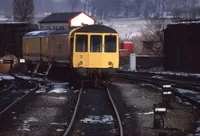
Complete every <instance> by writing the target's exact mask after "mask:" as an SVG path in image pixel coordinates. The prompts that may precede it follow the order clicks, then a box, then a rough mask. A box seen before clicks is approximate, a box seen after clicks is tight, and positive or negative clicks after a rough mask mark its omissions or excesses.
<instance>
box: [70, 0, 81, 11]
mask: <svg viewBox="0 0 200 136" xmlns="http://www.w3.org/2000/svg"><path fill="white" fill-rule="evenodd" d="M67 1H68V4H69V5H70V7H71V11H72V12H74V11H75V9H76V8H77V7H78V6H79V4H80V3H81V2H80V0H67Z"/></svg>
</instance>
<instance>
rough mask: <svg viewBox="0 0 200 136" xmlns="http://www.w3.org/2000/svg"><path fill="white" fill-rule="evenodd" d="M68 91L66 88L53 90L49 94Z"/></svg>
mask: <svg viewBox="0 0 200 136" xmlns="http://www.w3.org/2000/svg"><path fill="white" fill-rule="evenodd" d="M66 92H67V89H64V88H54V89H53V90H51V91H49V93H66Z"/></svg>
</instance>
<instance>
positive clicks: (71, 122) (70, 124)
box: [63, 88, 83, 136]
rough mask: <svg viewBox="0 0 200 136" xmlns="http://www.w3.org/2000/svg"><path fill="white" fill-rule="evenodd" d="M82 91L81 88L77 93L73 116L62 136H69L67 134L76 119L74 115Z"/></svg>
mask: <svg viewBox="0 0 200 136" xmlns="http://www.w3.org/2000/svg"><path fill="white" fill-rule="evenodd" d="M82 91H83V88H81V89H80V91H79V95H78V100H77V102H76V107H75V109H74V113H73V115H72V119H71V121H70V123H69V126H68V128H67V130H66V131H65V133H64V135H63V136H68V135H69V132H70V130H71V128H72V125H73V124H74V121H75V117H76V114H77V111H78V107H79V104H80V99H81V95H82Z"/></svg>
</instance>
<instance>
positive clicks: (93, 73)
mask: <svg viewBox="0 0 200 136" xmlns="http://www.w3.org/2000/svg"><path fill="white" fill-rule="evenodd" d="M74 71H75V73H78V76H79V77H80V79H81V80H83V81H90V82H93V83H94V86H95V87H99V85H100V84H102V83H104V84H107V83H108V82H109V81H110V79H111V76H112V74H114V73H115V72H116V69H114V68H76V69H74ZM75 77H77V76H75Z"/></svg>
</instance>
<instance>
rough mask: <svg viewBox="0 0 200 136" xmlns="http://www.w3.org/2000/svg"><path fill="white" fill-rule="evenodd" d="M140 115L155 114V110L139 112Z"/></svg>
mask: <svg viewBox="0 0 200 136" xmlns="http://www.w3.org/2000/svg"><path fill="white" fill-rule="evenodd" d="M138 114H139V115H151V114H154V112H153V111H150V112H144V113H138Z"/></svg>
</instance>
